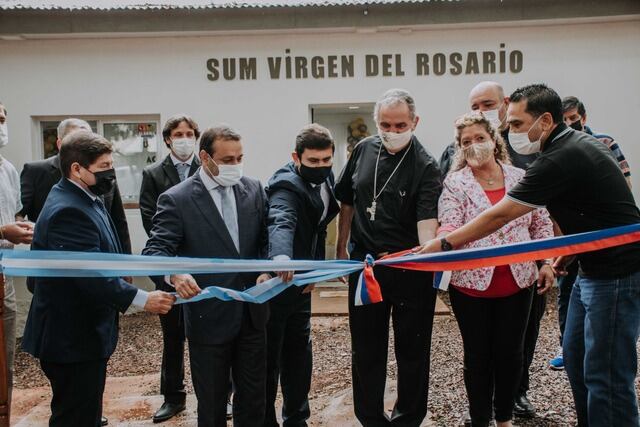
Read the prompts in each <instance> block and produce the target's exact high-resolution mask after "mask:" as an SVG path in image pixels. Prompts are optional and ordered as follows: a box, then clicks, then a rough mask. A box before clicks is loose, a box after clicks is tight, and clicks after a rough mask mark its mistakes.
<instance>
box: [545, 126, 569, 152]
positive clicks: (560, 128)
mask: <svg viewBox="0 0 640 427" xmlns="http://www.w3.org/2000/svg"><path fill="white" fill-rule="evenodd" d="M568 129H570V128H569V127H568V126H567V125H565V124H564V123H560V124H559V125H558V126H556V128H555V129H554V130H553V132H551V133H550V134H549V137H548V138H547V140H546V141H545V142H544V147H543V148H542V151H543V152H544V151H547V149H548V148H549V147H551V145H552V144H553V143H554V142H555V140H556V139H557V138H558V137H559V136H561V135H560V134H563V135H564V134H565V133H566V132H567V130H568Z"/></svg>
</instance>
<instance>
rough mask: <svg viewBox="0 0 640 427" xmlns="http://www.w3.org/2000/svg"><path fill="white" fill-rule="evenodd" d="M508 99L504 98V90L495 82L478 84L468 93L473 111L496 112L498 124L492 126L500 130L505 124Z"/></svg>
mask: <svg viewBox="0 0 640 427" xmlns="http://www.w3.org/2000/svg"><path fill="white" fill-rule="evenodd" d="M508 103H509V99H508V98H507V97H505V96H504V89H503V88H502V86H500V84H498V83H496V82H489V81H487V82H480V83H478V84H477V85H476V86H475V87H474V88H473V89H471V92H470V93H469V105H470V107H471V109H472V110H473V111H481V112H483V113H484V112H486V111H491V110H498V117H499V123H498V122H497V121H496V122H495V123H494V125H496V126H497V127H498V128H500V129H501V130H502V128H503V123H505V122H506V120H505V118H506V115H507V104H508Z"/></svg>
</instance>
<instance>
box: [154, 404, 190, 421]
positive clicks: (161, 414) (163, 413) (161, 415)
mask: <svg viewBox="0 0 640 427" xmlns="http://www.w3.org/2000/svg"><path fill="white" fill-rule="evenodd" d="M184 409H185V405H184V403H169V402H164V403H163V404H162V406H161V407H160V409H158V410H157V411H156V413H155V414H153V422H154V423H161V422H163V421H167V420H168V419H169V418H172V417H175V416H176V415H178V414H179V413H180V412H182V411H184Z"/></svg>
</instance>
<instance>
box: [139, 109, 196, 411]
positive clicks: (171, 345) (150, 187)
mask: <svg viewBox="0 0 640 427" xmlns="http://www.w3.org/2000/svg"><path fill="white" fill-rule="evenodd" d="M199 137H200V130H199V129H198V124H197V123H196V122H194V121H193V119H191V117H188V116H185V115H176V116H172V117H171V118H169V120H167V122H166V123H165V125H164V128H163V129H162V138H163V140H164V143H165V144H166V145H167V147H168V148H169V149H170V150H171V152H170V153H169V154H168V155H167V157H165V159H164V160H163V161H162V162H159V163H155V164H153V165H150V166H147V167H146V168H144V170H143V171H142V186H141V188H140V214H141V215H142V225H143V226H144V229H145V231H146V232H147V235H151V219H152V218H153V216H154V215H155V214H156V208H157V206H158V197H159V196H160V194H162V193H164V192H165V191H167V190H168V189H169V188H171V187H173V186H174V185H176V184H178V183H180V182H181V181H184V180H185V179H186V178H187V177H190V176H191V175H193V174H194V173H195V171H196V170H198V167H199V166H200V161H199V160H198V157H197V156H195V155H194V149H195V144H196V140H197V139H198V138H199ZM156 286H157V289H159V290H162V291H167V292H173V291H174V289H173V288H172V287H171V286H170V285H167V284H166V283H164V281H162V280H158V281H156ZM160 326H161V327H162V342H163V348H162V370H161V373H160V393H162V395H163V396H164V402H163V403H162V406H161V407H160V409H158V410H157V411H156V413H155V414H154V415H153V422H156V423H159V422H162V421H166V420H168V419H170V418H171V417H173V416H175V415H176V414H178V413H180V412H182V411H184V409H185V400H186V397H187V393H186V392H185V390H184V323H183V321H182V309H181V307H180V306H175V307H173V308H172V309H171V310H170V311H169V312H168V313H167V314H161V315H160Z"/></svg>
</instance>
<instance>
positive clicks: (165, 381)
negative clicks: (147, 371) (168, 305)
mask: <svg viewBox="0 0 640 427" xmlns="http://www.w3.org/2000/svg"><path fill="white" fill-rule="evenodd" d="M159 317H160V326H161V327H162V370H161V371H160V393H161V394H162V395H163V396H164V401H165V402H167V403H175V404H184V402H185V400H186V398H187V393H186V392H185V390H184V323H183V318H182V306H180V305H174V306H173V308H172V309H171V310H169V312H168V313H167V314H161V315H160V316H159Z"/></svg>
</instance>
